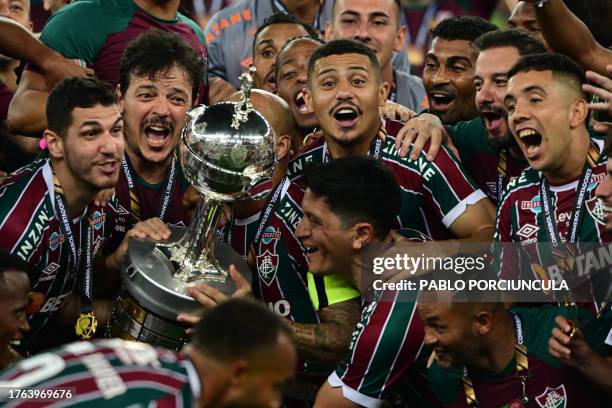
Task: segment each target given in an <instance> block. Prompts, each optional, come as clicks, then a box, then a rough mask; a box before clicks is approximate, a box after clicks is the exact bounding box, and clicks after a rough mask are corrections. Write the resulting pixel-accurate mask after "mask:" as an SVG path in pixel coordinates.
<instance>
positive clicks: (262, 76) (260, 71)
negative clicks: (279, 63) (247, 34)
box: [253, 12, 317, 93]
mask: <svg viewBox="0 0 612 408" xmlns="http://www.w3.org/2000/svg"><path fill="white" fill-rule="evenodd" d="M305 35H309V36H312V37H316V36H317V34H316V33H315V31H314V30H313V29H312V28H311V27H310V26H309V25H308V24H306V23H304V22H303V21H300V20H298V19H297V18H296V17H294V16H292V15H290V14H285V13H282V12H278V13H275V14H272V15H271V16H270V17H269V18H267V19H266V20H265V21H264V23H263V24H262V25H261V26H259V27H258V28H257V31H256V32H255V37H254V38H253V65H254V66H255V68H256V71H255V76H254V78H253V80H254V81H255V87H257V88H259V89H263V90H265V91H268V92H272V93H276V71H275V68H274V67H275V64H274V63H275V62H276V55H277V54H278V52H279V51H280V50H281V48H282V47H283V45H284V44H285V43H286V42H287V41H289V40H290V39H292V38H295V37H302V36H305Z"/></svg>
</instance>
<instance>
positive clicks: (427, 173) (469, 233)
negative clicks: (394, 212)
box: [288, 40, 493, 242]
mask: <svg viewBox="0 0 612 408" xmlns="http://www.w3.org/2000/svg"><path fill="white" fill-rule="evenodd" d="M387 89H388V85H387V84H386V83H385V82H383V81H382V73H381V71H380V67H379V64H378V59H377V58H376V55H375V54H374V53H373V52H372V51H371V50H370V49H369V48H368V47H366V46H364V45H363V44H361V43H358V42H355V41H352V40H335V41H331V42H329V43H327V44H325V45H324V46H322V47H321V48H319V49H317V50H316V51H315V53H314V54H313V55H312V57H311V58H310V61H309V66H308V87H307V88H305V90H304V97H305V100H306V103H307V105H308V108H309V110H310V111H314V113H315V115H316V116H317V121H318V123H319V126H321V129H322V131H323V134H324V136H323V138H321V139H319V140H317V141H316V142H314V143H312V144H311V145H309V146H308V147H307V148H306V149H305V150H304V151H303V152H302V153H301V154H300V155H299V156H297V157H296V158H294V159H293V160H292V162H290V163H289V170H288V171H289V176H290V178H292V179H294V180H297V179H299V177H300V176H301V171H302V170H303V168H304V165H305V163H306V162H309V161H312V162H315V163H319V162H326V161H328V160H329V159H330V158H332V159H337V158H340V157H348V156H365V155H368V154H369V155H371V156H373V157H376V158H377V159H379V160H381V161H382V163H383V164H384V165H385V166H388V167H389V168H390V169H391V170H392V171H393V173H394V174H395V176H396V179H397V180H398V182H399V183H400V185H401V186H402V200H403V203H402V210H401V212H400V215H399V219H398V224H399V226H400V227H401V228H406V227H410V228H414V229H417V230H420V231H424V232H425V233H427V234H428V235H429V236H431V237H433V238H434V239H445V238H450V237H452V236H453V234H454V236H455V237H458V238H467V239H472V240H476V241H479V242H485V241H488V240H489V239H490V236H491V232H492V224H491V222H492V213H493V210H492V206H491V204H490V202H488V200H483V198H484V197H485V195H484V194H483V193H482V191H480V190H478V189H477V188H476V187H475V185H474V184H473V181H471V179H470V178H469V177H468V176H466V174H465V171H464V170H463V168H462V167H461V165H460V164H459V163H458V161H457V159H456V158H455V157H454V156H453V155H452V154H450V153H448V151H447V150H446V148H444V150H443V152H442V154H441V155H440V156H439V157H438V158H436V160H437V161H436V162H433V163H429V162H427V161H426V160H425V157H424V155H423V156H422V157H420V158H419V159H418V160H415V161H410V160H407V159H402V158H400V157H399V152H398V151H396V150H395V149H394V147H393V144H394V136H395V135H396V134H397V132H398V130H399V129H400V127H401V123H400V122H396V121H393V120H390V119H386V120H384V121H383V120H382V118H381V117H380V114H379V111H378V109H379V107H380V106H382V105H383V104H384V103H385V101H386V94H387ZM377 199H380V200H383V199H384V198H383V197H380V198H377ZM425 203H427V204H425ZM415 214H416V216H415ZM451 233H452V234H451Z"/></svg>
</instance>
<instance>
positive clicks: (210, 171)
mask: <svg viewBox="0 0 612 408" xmlns="http://www.w3.org/2000/svg"><path fill="white" fill-rule="evenodd" d="M238 108H239V105H238V104H237V103H235V102H220V103H218V104H215V105H213V106H210V107H205V106H200V107H198V108H195V109H194V110H192V111H191V112H190V113H189V115H190V117H191V118H190V120H189V121H188V124H187V125H186V126H185V128H184V130H183V135H182V142H183V146H184V153H183V154H182V155H181V160H182V164H183V170H184V172H185V176H186V177H187V180H189V182H190V183H191V185H192V186H193V187H194V188H195V189H196V190H197V191H198V192H199V193H200V194H201V195H203V196H206V197H210V198H212V199H213V200H216V201H222V202H231V201H234V200H241V199H247V198H250V197H251V192H252V190H253V188H254V187H255V186H256V185H259V184H261V183H263V182H265V181H267V180H270V177H271V175H272V172H273V170H274V166H275V164H276V152H275V150H274V148H273V146H274V132H273V130H272V128H271V127H270V125H269V124H268V122H267V121H266V120H265V119H264V117H263V116H261V114H260V113H259V112H257V111H255V110H250V111H248V112H247V114H246V115H245V117H244V118H245V120H244V121H243V122H241V123H240V125H239V126H237V127H236V128H234V127H232V126H228V124H230V123H231V122H232V120H233V119H234V116H235V115H236V109H238ZM228 128H229V129H228ZM271 147H272V148H271Z"/></svg>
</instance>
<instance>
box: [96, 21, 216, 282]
mask: <svg viewBox="0 0 612 408" xmlns="http://www.w3.org/2000/svg"><path fill="white" fill-rule="evenodd" d="M203 73H204V68H203V61H202V59H201V58H200V56H199V55H198V54H197V53H196V52H195V51H194V50H193V49H192V48H191V47H190V46H189V45H188V44H187V43H186V42H185V41H184V40H183V39H182V38H181V37H180V36H178V35H176V34H173V33H168V32H164V31H159V30H154V31H149V32H147V33H145V34H142V35H141V36H140V37H138V39H136V40H134V41H133V42H132V43H130V45H129V46H128V48H127V49H126V51H125V53H124V55H123V58H122V59H121V62H120V65H119V86H118V88H117V93H118V95H119V105H120V108H121V110H122V112H123V117H124V121H125V125H126V126H125V136H126V144H127V146H126V151H125V155H124V156H123V163H122V168H121V172H120V176H119V181H118V184H117V188H116V196H117V199H118V201H119V206H120V207H121V208H120V209H119V210H120V211H119V213H120V216H119V218H118V221H117V224H116V231H115V232H116V234H115V236H114V237H113V240H112V241H111V242H109V243H108V244H107V246H105V253H110V252H112V251H114V250H115V249H116V248H117V247H118V246H119V244H120V243H121V242H122V240H123V237H124V235H125V233H126V231H128V230H129V229H130V228H131V227H132V226H133V225H135V224H136V223H138V222H139V221H144V220H149V219H152V218H156V219H157V220H156V221H155V225H157V226H159V227H160V228H162V229H163V230H164V231H165V232H164V235H163V236H157V237H156V238H157V239H160V238H168V237H169V233H168V232H167V231H166V230H165V228H163V225H162V223H166V224H171V225H181V226H184V225H185V224H186V216H187V214H186V211H185V208H184V207H183V194H184V193H185V190H186V189H187V187H188V186H189V184H188V182H187V180H186V179H185V177H184V176H183V173H182V170H181V166H180V164H179V160H178V157H177V153H176V148H177V146H178V143H179V139H180V135H181V131H182V129H183V127H184V125H185V119H186V114H187V111H188V110H189V109H191V108H192V107H193V106H194V104H195V101H196V100H197V92H198V89H199V86H200V81H201V80H202V78H203ZM123 253H124V251H120V252H117V253H115V255H116V256H112V257H108V258H107V259H106V267H107V268H108V269H111V270H117V269H118V267H119V263H120V261H121V257H122V256H123Z"/></svg>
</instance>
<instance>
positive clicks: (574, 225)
mask: <svg viewBox="0 0 612 408" xmlns="http://www.w3.org/2000/svg"><path fill="white" fill-rule="evenodd" d="M508 76H509V78H510V80H509V83H508V93H507V95H506V97H505V99H504V103H505V107H506V109H507V110H508V124H509V127H510V131H511V132H512V134H513V135H514V138H515V139H516V141H517V143H518V145H519V146H520V148H521V150H522V152H523V154H524V155H525V157H526V158H527V160H528V161H529V164H530V166H531V167H530V168H528V169H527V170H525V171H524V172H523V173H522V174H521V176H520V177H519V178H518V179H516V180H514V181H513V182H511V183H510V184H509V185H508V188H507V190H506V191H505V192H504V194H503V196H502V199H501V201H500V204H499V207H498V214H497V221H496V231H495V241H497V242H500V241H501V242H521V243H523V242H525V241H528V240H530V239H532V238H533V239H534V240H535V239H537V241H538V242H568V243H572V244H573V243H581V242H608V241H609V240H610V235H609V233H608V232H606V230H605V222H604V219H603V214H604V211H603V208H602V206H601V201H600V200H599V199H598V198H597V197H595V189H596V187H597V185H598V184H599V183H600V182H601V181H602V180H603V179H604V177H605V175H606V162H607V160H608V159H607V155H606V151H605V150H604V148H603V144H604V142H603V138H602V137H601V136H597V135H595V134H593V135H590V134H589V131H588V130H587V127H586V120H587V117H588V107H587V102H586V96H585V94H584V93H583V91H582V88H581V86H582V84H584V83H585V81H586V78H585V74H584V71H583V70H582V68H580V67H579V66H578V65H577V64H576V63H574V62H573V61H572V60H570V59H569V58H568V57H565V56H563V55H560V54H534V55H528V56H526V57H523V58H521V59H520V60H519V62H518V63H517V64H516V65H515V66H514V67H513V68H512V69H511V70H510V73H509V74H508ZM529 256H530V257H531V261H530V262H531V263H532V269H533V273H534V275H535V276H536V277H537V276H538V275H536V273H537V271H538V270H539V268H537V265H543V266H545V267H547V268H548V266H549V265H553V264H554V263H556V261H557V259H556V256H557V255H554V254H549V253H542V252H540V253H537V252H536V250H535V249H533V250H531V249H529ZM497 260H498V262H500V270H499V274H500V275H501V276H502V277H505V278H511V277H515V276H517V274H518V272H519V269H518V267H517V265H516V263H515V262H516V261H517V260H516V258H515V257H512V256H508V257H505V258H504V251H503V250H502V251H500V253H498V259H497ZM533 265H536V267H534V266H533ZM553 266H554V265H553ZM548 272H549V274H550V273H552V269H551V268H548ZM549 277H550V278H554V276H549Z"/></svg>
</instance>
